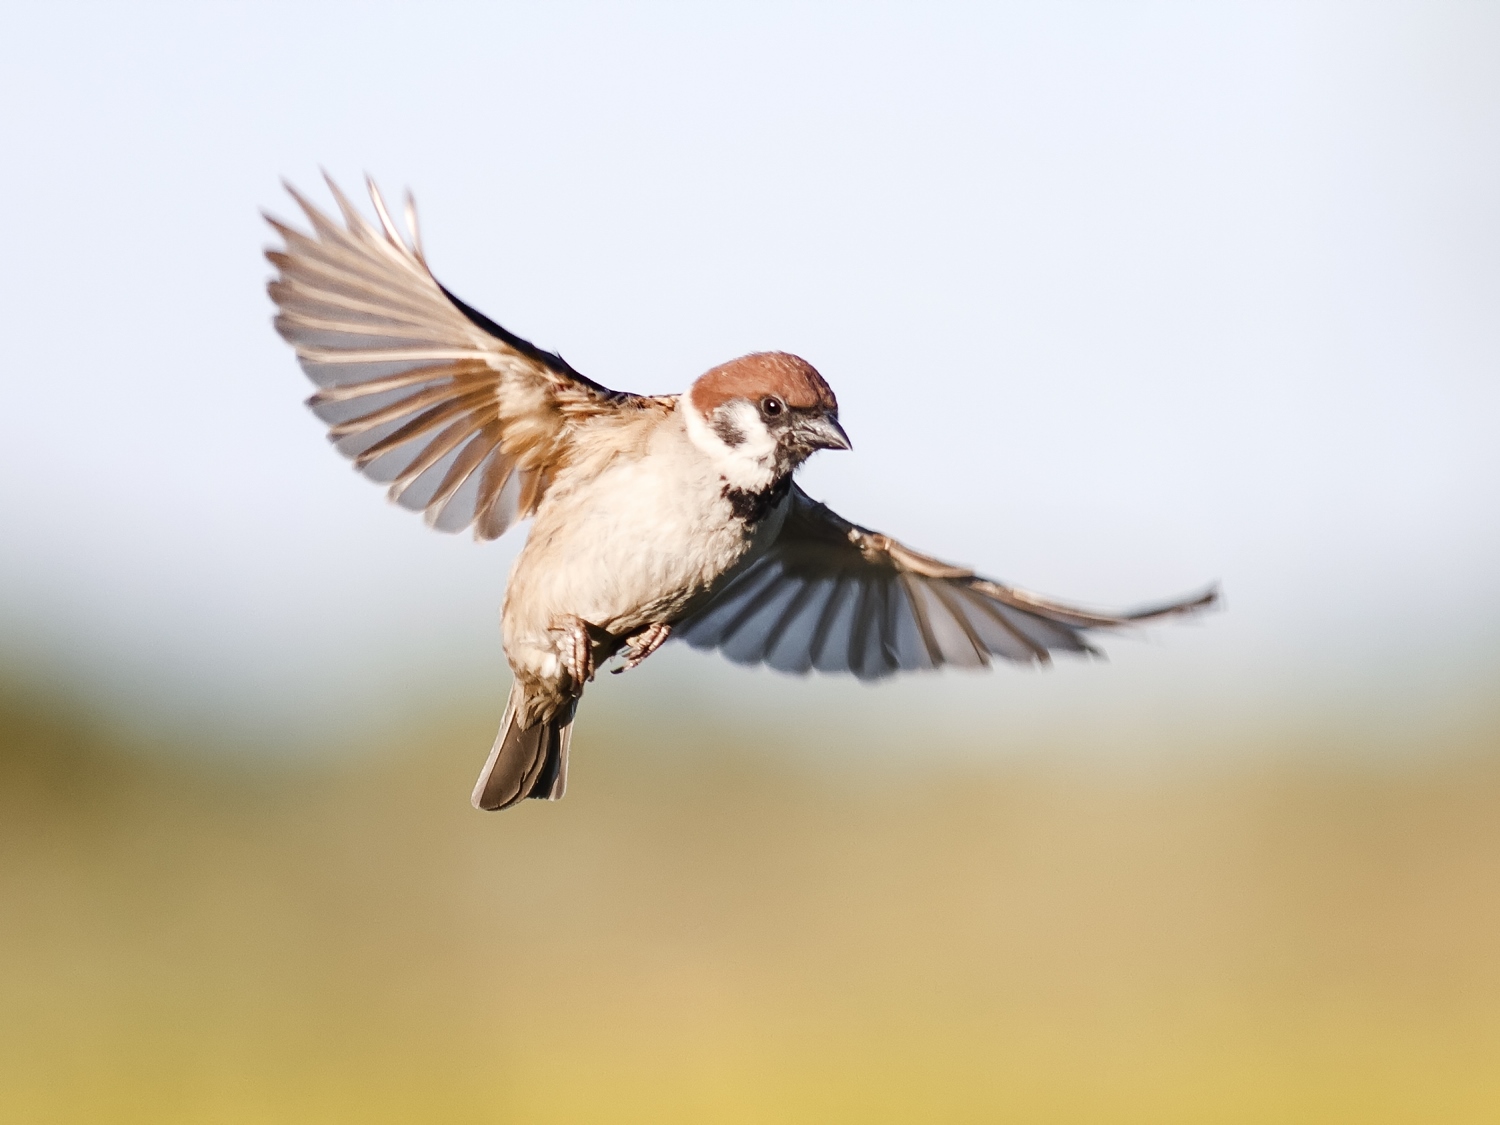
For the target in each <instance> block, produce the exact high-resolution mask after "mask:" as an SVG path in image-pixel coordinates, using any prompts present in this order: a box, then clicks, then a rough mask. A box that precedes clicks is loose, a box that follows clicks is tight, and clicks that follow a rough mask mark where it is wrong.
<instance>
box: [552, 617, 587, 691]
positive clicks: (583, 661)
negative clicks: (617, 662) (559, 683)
mask: <svg viewBox="0 0 1500 1125" xmlns="http://www.w3.org/2000/svg"><path fill="white" fill-rule="evenodd" d="M559 657H560V658H561V660H562V666H563V671H564V672H566V673H567V674H568V677H569V678H570V679H571V680H572V681H573V682H574V683H575V684H577V685H578V686H579V687H582V686H583V685H584V684H586V683H589V682H591V681H592V680H593V678H594V643H593V641H592V640H591V639H590V637H589V629H588V625H587V624H585V623H584V622H583V621H581V620H580V619H579V618H576V617H575V618H573V619H572V620H571V621H569V622H568V623H567V624H566V625H565V626H563V643H562V652H561V653H559Z"/></svg>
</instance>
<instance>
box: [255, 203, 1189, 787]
mask: <svg viewBox="0 0 1500 1125" xmlns="http://www.w3.org/2000/svg"><path fill="white" fill-rule="evenodd" d="M329 187H330V188H331V189H332V191H333V195H334V198H335V199H336V200H337V203H338V206H339V209H340V210H341V211H342V213H343V217H344V225H343V226H340V225H339V224H338V223H337V222H335V221H333V220H331V219H330V218H329V217H328V216H326V215H324V214H323V213H322V212H321V211H319V210H318V209H317V208H316V207H314V206H312V205H311V204H310V203H308V202H307V200H305V199H304V198H303V197H302V196H301V195H299V194H298V193H297V192H296V191H295V190H294V189H292V188H291V187H290V186H288V190H289V191H291V194H292V196H293V198H294V199H295V200H296V201H297V203H298V204H299V205H300V206H301V208H302V210H303V211H304V212H305V213H306V215H307V219H308V221H309V222H310V223H311V224H312V233H311V234H310V235H309V234H304V233H302V232H300V231H298V230H295V229H293V228H291V227H289V226H287V225H285V224H283V223H281V222H279V221H278V220H276V219H274V218H272V217H271V216H269V215H267V216H266V218H267V221H268V222H270V224H271V225H272V226H273V227H274V228H275V229H276V231H277V232H278V233H279V234H280V235H281V237H282V238H283V239H284V240H285V247H284V249H281V250H269V251H267V255H266V256H267V257H268V258H269V259H270V261H271V263H272V264H273V265H274V266H275V267H276V269H277V271H278V274H279V275H278V276H277V277H276V279H275V280H273V281H272V282H271V283H270V286H269V288H270V294H271V299H272V300H273V301H274V302H275V303H276V305H277V307H278V309H279V310H280V311H279V313H278V315H277V316H276V319H275V324H276V329H277V331H279V332H280V333H281V335H282V336H283V337H284V338H285V339H286V340H287V342H288V343H290V344H291V345H292V347H293V348H295V349H296V352H297V357H298V359H299V360H300V361H301V364H302V369H303V370H304V371H305V372H306V373H307V375H308V377H309V378H310V379H311V380H312V381H313V383H314V384H316V385H317V387H318V391H317V393H316V394H314V395H313V396H312V398H311V399H309V400H308V405H309V406H311V407H312V410H313V412H314V413H315V414H317V416H318V417H319V418H321V419H322V420H323V421H324V422H326V423H328V426H329V437H330V438H331V440H332V441H333V443H334V445H335V446H336V447H337V448H338V450H339V452H340V453H342V454H344V455H345V456H346V457H349V458H352V459H353V461H354V465H355V467H356V468H357V469H359V470H360V471H361V472H363V473H364V474H365V475H366V476H368V477H370V478H371V479H373V480H376V481H379V482H381V483H383V484H388V485H389V486H390V488H389V495H390V498H391V499H393V500H395V501H396V502H397V503H399V504H400V505H402V506H403V507H405V508H410V509H413V510H417V509H420V510H422V511H423V512H424V513H425V515H426V519H427V523H428V524H430V525H431V526H433V527H435V528H437V529H439V530H440V531H449V532H454V531H460V530H462V529H464V528H466V527H470V526H472V527H473V528H474V533H475V536H476V537H477V538H479V539H494V538H496V537H497V536H499V535H501V534H502V533H503V532H504V531H505V530H506V529H507V528H508V527H510V526H511V525H512V524H514V523H515V522H516V521H518V520H521V519H525V518H527V517H532V518H533V519H534V522H533V524H532V528H531V534H530V536H529V537H528V538H527V540H526V544H525V547H524V548H523V549H522V551H521V553H520V556H519V557H518V558H517V559H516V562H515V565H514V567H513V569H512V570H511V576H510V584H509V587H508V589H507V591H506V595H505V607H504V612H503V631H504V638H505V654H506V657H507V659H508V660H509V662H510V666H511V669H512V671H513V672H514V674H515V679H514V683H513V686H512V687H511V690H510V699H509V702H508V703H507V704H506V708H505V717H504V719H503V721H502V722H501V726H500V733H499V736H498V737H497V738H496V740H495V744H494V748H493V750H491V752H490V756H489V760H488V761H487V762H486V763H485V766H484V771H483V772H482V773H481V774H480V777H479V782H478V784H477V785H476V786H475V788H474V795H473V801H474V805H475V806H476V807H478V808H481V809H503V808H507V807H509V806H510V805H513V804H515V803H516V802H517V801H520V800H521V799H522V798H525V797H540V798H546V799H550V800H556V799H557V798H559V797H561V796H562V795H563V790H564V788H565V786H566V784H567V775H568V744H569V741H570V738H571V735H572V731H573V719H574V715H575V713H576V711H577V706H578V699H579V697H580V696H581V695H582V693H583V689H584V685H585V684H587V683H588V682H589V681H590V680H592V679H593V677H594V672H595V670H596V669H597V668H598V667H599V666H600V665H602V664H603V663H604V662H605V661H606V660H609V659H610V658H612V657H619V658H620V660H621V663H620V665H619V666H618V667H616V668H615V669H614V670H615V671H616V672H621V671H625V670H626V669H629V668H634V667H635V666H636V665H638V664H639V663H640V662H641V661H643V660H645V659H646V657H648V656H650V655H651V653H653V652H655V651H656V649H657V648H659V647H660V646H661V644H662V643H663V642H664V641H665V640H666V639H667V638H668V637H669V636H672V637H678V638H681V639H682V640H685V641H686V642H687V643H688V644H690V645H692V646H693V647H695V648H700V649H718V650H719V651H721V652H722V653H724V655H725V656H727V657H728V658H729V659H730V660H733V661H736V662H737V663H741V664H767V665H769V666H770V667H772V668H776V669H779V670H781V671H784V672H796V673H802V672H806V671H808V670H809V669H810V668H817V669H819V670H820V671H824V672H852V673H853V674H854V675H856V676H858V677H860V678H861V679H865V680H874V679H879V678H881V677H884V676H889V675H891V674H893V673H895V672H898V671H908V670H916V669H928V668H938V667H941V666H942V665H945V664H954V665H963V666H969V667H980V666H985V665H988V664H989V662H990V659H991V657H1002V658H1005V659H1007V660H1015V661H1022V662H1026V661H1035V662H1038V663H1045V662H1046V661H1047V660H1048V658H1049V654H1050V653H1051V652H1053V651H1062V652H1081V653H1088V652H1093V651H1095V650H1094V649H1093V648H1092V647H1091V646H1090V644H1089V642H1088V641H1087V640H1086V639H1085V633H1086V632H1087V631H1088V630H1091V629H1111V628H1116V627H1119V626H1122V625H1126V624H1133V623H1139V622H1142V621H1149V620H1155V619H1157V618H1162V617H1167V616H1170V615H1173V614H1183V613H1188V612H1191V611H1194V610H1198V609H1201V608H1203V607H1205V606H1208V605H1210V604H1211V603H1212V602H1213V601H1214V600H1215V598H1216V596H1217V592H1216V590H1214V589H1210V590H1208V591H1207V592H1205V593H1202V594H1198V595H1195V596H1193V597H1190V598H1185V599H1181V600H1178V601H1173V602H1170V603H1167V604H1163V605H1158V606H1154V607H1151V608H1146V609H1139V610H1136V611H1134V612H1128V613H1123V614H1118V615H1115V614H1104V613H1094V612H1091V611H1087V610H1082V609H1077V608H1074V607H1072V606H1067V605H1061V604H1058V603H1056V602H1052V601H1049V600H1047V599H1044V598H1040V597H1037V596H1036V595H1034V594H1029V593H1025V592H1023V591H1021V590H1019V589H1016V588H1015V587H1012V586H1006V585H1003V584H1001V583H999V582H994V581H991V580H989V579H986V578H981V577H979V576H978V575H976V574H974V573H973V572H972V571H970V570H967V569H965V568H963V567H957V566H951V565H949V564H947V563H944V562H940V561H938V560H937V559H934V558H929V557H928V556H926V555H923V554H919V553H918V552H916V551H913V550H911V549H910V548H908V547H905V546H903V545H902V544H900V543H898V542H896V541H895V540H894V539H890V538H887V537H886V536H884V535H881V534H879V533H877V532H874V531H870V530H868V529H866V528H863V527H860V526H858V525H857V524H853V523H850V522H848V521H847V520H845V519H843V518H842V517H840V516H838V515H835V514H834V513H833V512H831V511H830V510H829V509H828V508H826V507H824V506H823V505H822V504H820V503H818V502H817V501H816V500H813V499H811V498H810V497H809V496H808V495H807V494H806V493H805V492H803V491H802V490H801V489H800V488H799V487H798V486H797V485H796V484H795V483H794V482H793V480H792V475H793V473H795V472H796V470H797V468H798V466H800V465H801V464H802V463H803V461H805V460H806V459H807V458H808V457H809V456H810V455H811V454H812V453H813V452H815V451H816V450H819V449H848V448H850V445H849V439H848V437H847V436H846V435H845V434H844V430H843V428H842V427H841V426H840V425H839V419H838V401H837V400H836V399H835V398H834V396H833V391H832V390H830V389H829V387H828V384H827V383H826V382H824V381H823V378H822V376H820V375H819V374H818V372H817V371H815V370H814V369H813V367H812V365H811V364H809V363H808V362H807V361H806V360H803V359H799V358H798V357H797V356H794V355H787V354H785V353H782V352H761V353H757V354H754V355H747V356H742V357H740V358H739V359H736V360H731V361H730V362H729V363H726V364H723V365H722V366H720V367H715V368H714V369H713V370H712V371H709V372H707V373H706V374H704V375H702V376H700V377H699V378H698V379H697V380H696V381H695V382H694V383H693V385H692V386H691V387H690V388H689V389H688V390H687V392H686V393H685V394H682V395H665V396H651V395H636V394H626V393H623V392H620V391H613V390H610V389H608V388H607V387H604V386H602V385H600V384H599V383H595V382H594V381H593V380H591V379H588V378H585V377H584V376H583V375H581V374H579V373H578V372H577V371H575V370H573V368H572V367H570V366H569V365H568V364H567V363H566V362H564V361H563V360H562V358H561V357H559V356H557V355H554V354H552V353H550V352H546V351H543V350H542V349H540V348H538V347H536V346H535V345H533V344H530V343H528V342H527V341H525V340H523V339H521V338H520V337H518V336H516V335H514V334H513V333H511V332H508V331H506V330H505V329H504V328H502V327H500V326H499V325H498V324H496V323H495V322H494V321H492V320H490V319H489V318H488V317H486V316H484V315H483V314H482V313H479V312H477V311H475V310H474V309H472V308H470V307H469V306H468V305H466V304H464V302H463V301H461V300H459V299H458V298H457V297H455V296H454V295H453V294H452V293H450V292H448V290H447V289H445V288H443V286H442V285H441V284H439V282H438V281H437V280H436V278H434V276H433V275H432V272H431V271H430V270H429V269H428V268H427V262H426V259H425V257H424V256H423V253H422V247H421V241H420V237H419V235H418V233H417V225H416V214H415V210H414V208H413V205H412V202H411V198H410V196H408V197H407V204H406V222H407V226H408V228H409V230H410V232H411V239H410V242H408V241H407V239H406V238H405V237H403V236H402V234H401V233H399V232H398V230H397V228H396V224H395V223H394V221H393V220H392V218H391V215H390V212H389V211H388V210H387V208H386V205H385V202H384V200H383V199H382V198H381V196H380V193H379V191H378V190H376V188H375V186H374V184H373V183H371V184H370V185H369V187H370V198H371V202H372V203H373V205H374V209H375V215H376V217H377V219H378V222H379V226H375V225H373V224H372V223H371V222H369V221H368V220H366V219H365V218H364V216H362V215H361V214H360V212H359V211H358V210H356V209H355V207H354V206H353V205H352V204H351V203H350V202H349V200H348V199H347V198H346V197H345V196H344V195H343V193H342V192H340V191H339V189H338V187H337V186H336V185H334V184H333V183H332V181H329Z"/></svg>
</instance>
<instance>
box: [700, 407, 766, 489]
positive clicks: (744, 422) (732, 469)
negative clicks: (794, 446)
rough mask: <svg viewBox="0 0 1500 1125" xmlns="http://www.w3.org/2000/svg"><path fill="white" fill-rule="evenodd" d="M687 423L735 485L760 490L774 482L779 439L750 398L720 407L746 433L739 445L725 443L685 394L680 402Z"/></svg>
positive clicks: (722, 472) (711, 457) (730, 482)
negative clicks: (777, 440)
mask: <svg viewBox="0 0 1500 1125" xmlns="http://www.w3.org/2000/svg"><path fill="white" fill-rule="evenodd" d="M678 409H679V410H681V411H682V412H683V418H684V420H685V421H686V424H687V431H688V437H690V438H691V439H692V442H693V444H694V445H696V446H697V447H698V448H699V449H701V450H702V451H703V452H704V453H706V454H707V455H708V458H709V460H710V461H711V462H712V463H713V466H714V468H715V470H717V472H718V473H719V475H720V476H722V477H723V478H724V479H725V480H726V481H727V482H728V483H729V484H730V485H731V486H732V487H734V488H743V489H745V490H747V491H749V492H759V491H760V490H761V489H763V488H767V487H769V486H770V484H771V481H772V479H773V478H774V476H775V472H776V439H775V438H773V437H772V436H771V434H770V431H768V430H767V429H766V426H765V423H764V422H762V421H761V420H760V414H759V412H758V411H756V409H755V407H753V406H751V405H750V404H749V403H748V402H744V401H740V402H734V403H728V404H726V405H724V406H721V407H719V411H720V412H722V413H725V414H727V415H728V418H727V420H728V421H729V422H731V423H733V425H734V428H735V429H737V430H739V432H740V433H742V434H744V435H745V439H744V440H743V441H742V442H740V443H739V444H738V445H734V446H730V445H726V444H725V443H724V439H723V438H721V437H719V435H718V434H716V433H715V432H714V430H713V427H712V426H710V425H709V424H708V423H707V422H705V421H704V420H703V416H702V415H701V414H699V413H698V411H697V410H696V409H694V408H693V407H692V405H691V404H689V403H688V401H687V396H683V399H682V401H681V402H680V403H679V405H678Z"/></svg>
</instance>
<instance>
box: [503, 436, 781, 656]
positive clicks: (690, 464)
mask: <svg viewBox="0 0 1500 1125" xmlns="http://www.w3.org/2000/svg"><path fill="white" fill-rule="evenodd" d="M724 486H725V481H724V479H723V477H722V475H721V473H720V472H719V471H718V467H717V466H715V465H714V464H713V463H712V461H711V460H710V459H709V458H708V457H707V456H705V454H704V452H703V450H701V449H700V448H699V447H698V446H697V444H696V443H695V442H693V441H692V440H691V438H690V436H689V435H688V432H687V429H686V427H685V425H684V423H683V420H682V414H681V412H680V411H679V412H678V413H677V414H675V415H673V416H672V417H670V418H667V419H664V420H663V422H662V423H661V424H660V425H659V426H658V427H657V428H656V429H655V431H654V432H653V433H652V434H651V435H650V437H649V440H648V441H647V442H646V443H645V445H644V452H643V453H642V454H640V455H637V456H633V457H628V458H627V457H623V456H620V457H616V458H614V459H612V460H608V461H607V462H601V463H596V464H589V463H581V464H580V465H579V466H578V467H577V468H576V469H575V470H573V471H572V473H571V474H570V473H569V472H567V471H565V472H564V474H562V475H561V476H560V477H559V479H558V480H557V481H556V482H555V483H554V484H553V485H552V487H551V488H550V489H549V490H548V494H547V498H546V500H545V501H544V503H543V505H542V507H541V509H540V510H539V511H538V513H537V517H536V522H535V524H534V525H533V527H532V530H531V534H530V536H529V538H528V539H527V542H526V547H525V548H524V549H523V550H522V552H521V555H520V557H519V558H518V559H517V560H516V565H515V568H514V569H513V571H512V573H511V582H510V587H509V589H508V590H507V592H506V599H505V602H506V604H505V634H506V648H507V650H512V648H513V642H517V641H522V640H523V638H526V639H533V640H534V641H535V642H537V643H539V642H540V641H541V634H545V633H547V632H548V631H550V629H551V628H552V627H553V623H554V622H555V621H556V620H557V619H558V618H559V617H561V616H568V615H570V616H574V617H580V618H582V619H583V620H585V621H587V622H590V623H591V624H594V625H597V626H600V627H602V628H604V629H607V630H608V631H609V632H611V633H613V634H615V635H617V636H618V635H624V634H628V633H631V632H634V631H636V630H637V629H639V628H641V627H642V626H643V625H645V624H647V623H648V622H651V621H659V620H663V619H670V618H671V617H672V616H673V615H674V614H675V613H676V612H677V611H678V610H680V609H681V607H682V606H683V605H684V604H686V602H687V601H688V599H690V598H691V597H692V596H693V595H695V594H697V593H699V592H700V591H701V590H703V589H704V588H705V587H706V586H707V585H709V584H710V583H711V582H713V581H714V579H716V578H718V577H719V576H720V575H721V574H723V573H724V572H725V571H726V570H728V569H729V568H731V567H732V566H734V565H735V564H736V563H738V562H740V561H741V560H742V559H743V558H745V556H746V555H747V554H748V553H749V552H751V551H755V550H758V549H762V548H763V547H764V546H765V545H767V544H769V542H770V540H771V539H773V538H774V535H775V531H776V525H777V524H778V523H779V519H768V520H765V521H762V522H761V524H759V525H757V526H756V527H755V528H754V529H753V531H751V532H747V531H746V529H745V527H744V525H743V524H742V523H741V522H740V521H739V520H737V519H735V518H734V516H733V513H732V511H731V509H730V506H729V503H728V501H727V500H725V499H724V495H723V493H724ZM512 655H513V657H514V655H515V653H514V652H513V653H512Z"/></svg>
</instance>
